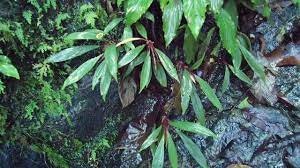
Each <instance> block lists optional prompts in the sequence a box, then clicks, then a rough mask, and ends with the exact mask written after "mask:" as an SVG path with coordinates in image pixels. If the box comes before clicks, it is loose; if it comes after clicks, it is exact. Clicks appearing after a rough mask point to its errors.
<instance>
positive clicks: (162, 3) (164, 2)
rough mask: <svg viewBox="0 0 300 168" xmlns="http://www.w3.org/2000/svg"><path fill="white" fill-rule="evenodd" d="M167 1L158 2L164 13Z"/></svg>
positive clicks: (160, 0)
mask: <svg viewBox="0 0 300 168" xmlns="http://www.w3.org/2000/svg"><path fill="white" fill-rule="evenodd" d="M168 2H169V0H159V6H160V9H161V11H164V9H165V7H166V6H167V4H168Z"/></svg>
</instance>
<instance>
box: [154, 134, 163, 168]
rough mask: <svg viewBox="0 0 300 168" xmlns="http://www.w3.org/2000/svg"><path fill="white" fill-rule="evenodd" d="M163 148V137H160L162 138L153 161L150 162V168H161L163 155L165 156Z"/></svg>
mask: <svg viewBox="0 0 300 168" xmlns="http://www.w3.org/2000/svg"><path fill="white" fill-rule="evenodd" d="M164 147H165V137H164V136H162V138H161V140H160V142H159V144H158V146H157V148H156V151H155V154H154V157H153V160H152V168H162V167H163V165H164V155H165V148H164Z"/></svg>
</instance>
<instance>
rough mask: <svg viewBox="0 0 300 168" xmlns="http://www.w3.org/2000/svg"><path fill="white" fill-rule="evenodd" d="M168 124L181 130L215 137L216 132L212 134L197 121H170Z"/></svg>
mask: <svg viewBox="0 0 300 168" xmlns="http://www.w3.org/2000/svg"><path fill="white" fill-rule="evenodd" d="M170 125H171V126H173V127H176V128H178V129H181V130H183V131H188V132H192V133H196V134H200V135H205V136H212V137H214V138H216V134H214V133H213V132H212V131H211V130H209V129H208V128H206V127H204V126H202V125H201V124H199V123H193V122H188V121H170Z"/></svg>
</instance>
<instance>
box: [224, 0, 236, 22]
mask: <svg viewBox="0 0 300 168" xmlns="http://www.w3.org/2000/svg"><path fill="white" fill-rule="evenodd" d="M224 9H225V10H226V11H227V12H228V13H229V15H230V16H231V18H232V20H233V22H234V25H235V26H236V27H237V26H238V25H239V24H238V20H239V18H238V16H239V13H238V11H237V6H236V1H235V0H228V1H227V2H226V4H225V5H224Z"/></svg>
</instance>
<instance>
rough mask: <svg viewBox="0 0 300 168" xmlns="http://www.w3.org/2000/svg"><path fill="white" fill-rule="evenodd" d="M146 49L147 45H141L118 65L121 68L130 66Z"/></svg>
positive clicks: (126, 55)
mask: <svg viewBox="0 0 300 168" xmlns="http://www.w3.org/2000/svg"><path fill="white" fill-rule="evenodd" d="M144 47H145V45H140V46H138V47H136V48H134V49H132V50H130V51H129V52H127V53H126V54H125V55H124V56H123V57H122V59H121V60H120V61H119V63H118V66H119V68H121V67H123V66H125V65H127V64H129V63H130V62H131V61H132V60H134V59H135V58H136V57H137V56H138V55H139V54H140V53H141V51H142V50H143V49H144Z"/></svg>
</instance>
